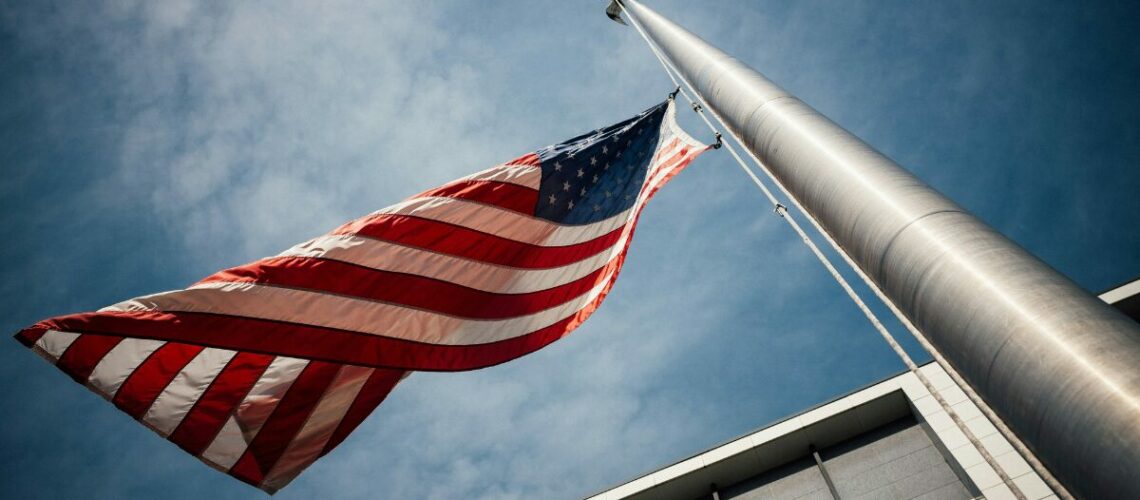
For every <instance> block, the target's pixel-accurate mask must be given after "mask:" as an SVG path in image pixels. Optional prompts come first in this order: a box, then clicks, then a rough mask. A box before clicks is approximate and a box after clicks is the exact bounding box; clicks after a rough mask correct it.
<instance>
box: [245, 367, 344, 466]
mask: <svg viewBox="0 0 1140 500" xmlns="http://www.w3.org/2000/svg"><path fill="white" fill-rule="evenodd" d="M340 368H341V367H340V365H338V364H335V363H323V362H320V361H314V362H312V363H309V365H308V366H306V367H305V369H304V370H303V371H302V372H301V374H300V375H298V376H297V380H295V381H294V382H293V384H292V385H291V386H289V390H288V392H286V393H285V396H284V397H283V398H282V399H281V402H280V403H277V407H276V408H274V409H273V414H272V415H270V416H269V419H268V420H266V422H265V424H264V425H262V426H261V430H259V431H258V432H257V436H256V437H254V438H253V441H252V442H251V443H250V444H249V447H248V448H246V450H245V453H244V454H243V455H242V457H241V458H240V459H238V461H237V463H236V464H234V466H233V467H232V468H231V469H230V475H232V476H234V477H236V478H238V479H240V480H242V481H245V482H247V483H250V484H253V485H255V486H260V484H261V482H262V481H263V480H264V479H265V475H266V474H268V473H269V471H271V470H272V469H273V466H274V465H275V464H277V460H278V459H280V458H281V455H282V454H284V453H285V449H286V448H287V447H288V446H289V443H290V442H292V441H293V438H294V437H295V436H296V435H297V432H299V431H300V430H301V427H303V426H304V425H305V421H306V420H307V419H308V418H309V414H310V413H312V411H313V409H314V408H316V406H317V403H318V402H320V400H321V397H322V396H324V394H325V391H326V390H327V389H328V387H329V384H330V383H332V381H333V379H334V378H335V377H336V374H337V373H338V372H339V371H340Z"/></svg>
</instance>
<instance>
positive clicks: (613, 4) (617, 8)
mask: <svg viewBox="0 0 1140 500" xmlns="http://www.w3.org/2000/svg"><path fill="white" fill-rule="evenodd" d="M621 10H622V9H621V4H620V3H618V1H617V0H610V6H609V7H606V16H607V17H609V18H610V19H612V20H613V21H614V22H615V23H618V24H620V25H622V26H627V24H625V21H623V20H622V18H621Z"/></svg>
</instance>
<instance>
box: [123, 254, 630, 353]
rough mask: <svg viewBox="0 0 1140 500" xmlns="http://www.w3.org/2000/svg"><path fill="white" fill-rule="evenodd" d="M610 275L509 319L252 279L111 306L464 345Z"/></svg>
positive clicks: (565, 309)
mask: <svg viewBox="0 0 1140 500" xmlns="http://www.w3.org/2000/svg"><path fill="white" fill-rule="evenodd" d="M612 276H613V273H612V272H610V273H607V274H606V275H605V276H604V277H603V279H600V280H599V282H598V285H596V286H595V287H594V288H593V289H592V290H589V291H587V292H586V293H583V294H581V295H579V296H577V297H575V298H573V299H571V300H569V301H567V302H564V303H562V304H559V305H556V306H553V307H550V308H548V309H545V310H542V311H539V312H536V313H533V314H528V315H524V316H518V317H514V318H509V319H497V320H476V319H467V318H458V317H455V316H448V315H444V314H440V313H435V312H430V311H424V310H419V309H411V308H408V307H404V306H399V305H394V304H388V303H384V302H376V301H372V300H365V299H356V298H351V297H343V296H339V295H329V294H327V293H321V292H312V291H308V290H296V289H290V288H280V287H275V286H267V285H259V284H256V283H205V284H202V285H198V286H195V287H194V288H191V289H187V290H179V291H174V292H167V293H164V294H156V295H151V296H148V297H139V298H137V299H133V300H130V301H127V302H123V303H120V304H117V305H116V306H113V307H115V308H117V310H120V311H151V310H159V311H168V312H176V311H177V312H197V313H212V314H227V315H233V316H243V317H247V318H258V319H265V320H271V321H285V322H290V323H299V324H304V325H311V326H321V327H328V328H336V329H341V330H350V331H356V332H361V333H368V334H372V335H381V336H385V337H391V338H399V339H405V340H412V341H416V342H430V343H434V344H448V345H469V344H481V343H488V342H495V341H499V340H506V339H509V338H513V337H516V336H520V335H524V334H527V333H530V332H532V331H534V330H538V329H540V328H543V327H546V326H550V325H551V324H553V323H556V322H558V321H560V320H562V319H563V318H566V317H567V316H569V315H571V314H573V313H574V312H575V311H577V310H578V309H580V308H581V307H583V306H585V305H586V304H589V303H590V302H591V301H593V299H594V298H595V297H597V295H598V294H599V293H600V292H601V290H602V289H603V288H604V287H605V285H606V282H607V281H609V279H610V278H611V277H612Z"/></svg>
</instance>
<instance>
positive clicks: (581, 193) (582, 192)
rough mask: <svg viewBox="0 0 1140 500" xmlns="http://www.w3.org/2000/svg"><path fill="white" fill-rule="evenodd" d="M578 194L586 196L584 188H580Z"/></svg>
mask: <svg viewBox="0 0 1140 500" xmlns="http://www.w3.org/2000/svg"><path fill="white" fill-rule="evenodd" d="M578 196H586V188H582V190H581V191H578Z"/></svg>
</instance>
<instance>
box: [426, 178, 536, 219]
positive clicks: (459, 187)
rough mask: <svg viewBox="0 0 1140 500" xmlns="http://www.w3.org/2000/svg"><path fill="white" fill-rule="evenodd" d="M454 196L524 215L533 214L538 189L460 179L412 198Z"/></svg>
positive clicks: (505, 183)
mask: <svg viewBox="0 0 1140 500" xmlns="http://www.w3.org/2000/svg"><path fill="white" fill-rule="evenodd" d="M433 196H435V197H440V198H456V199H460V200H470V201H475V202H479V203H485V204H487V205H494V206H496V207H500V208H505V209H507V210H511V211H514V212H519V213H522V214H526V215H534V208H535V204H536V203H538V190H535V189H532V188H529V187H526V186H519V185H517V184H511V183H507V182H497V181H484V180H460V181H455V182H452V183H449V184H445V185H443V186H440V187H438V188H435V189H432V190H430V191H424V192H423V193H420V194H418V195H416V196H413V198H427V197H433Z"/></svg>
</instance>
